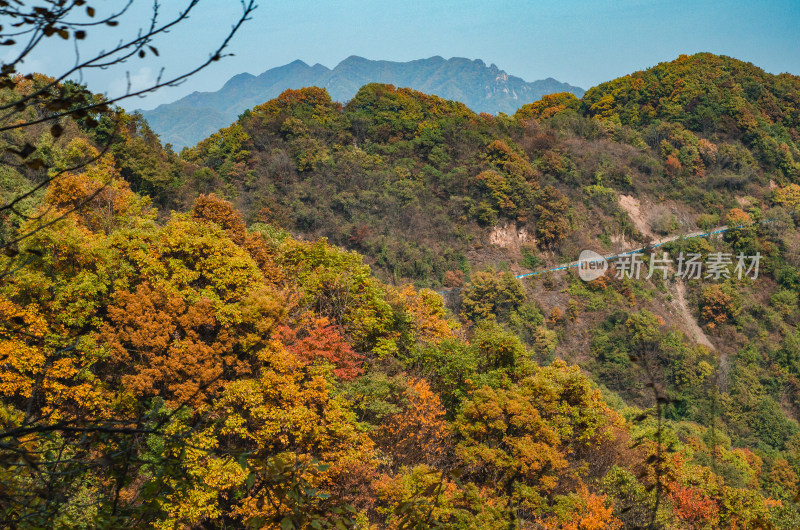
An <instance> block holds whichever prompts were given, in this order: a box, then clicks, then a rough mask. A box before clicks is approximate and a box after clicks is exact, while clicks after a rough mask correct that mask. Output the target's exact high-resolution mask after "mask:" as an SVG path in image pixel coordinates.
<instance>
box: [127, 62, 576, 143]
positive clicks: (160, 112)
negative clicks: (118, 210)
mask: <svg viewBox="0 0 800 530" xmlns="http://www.w3.org/2000/svg"><path fill="white" fill-rule="evenodd" d="M376 82H377V83H389V84H393V85H395V86H399V87H410V88H413V89H415V90H419V91H421V92H425V93H426V94H434V95H437V96H440V97H443V98H446V99H452V100H456V101H461V102H462V103H464V104H466V105H467V106H468V107H469V108H471V109H472V110H474V111H475V112H488V113H491V114H496V113H498V112H505V113H507V114H512V113H514V112H515V111H516V110H517V109H518V108H519V107H521V106H522V105H524V104H526V103H530V102H532V101H536V100H538V99H539V98H541V97H542V96H544V95H546V94H552V93H555V92H572V93H573V94H575V95H576V96H578V97H579V98H580V97H582V96H583V94H584V92H585V91H584V90H583V89H582V88H579V87H575V86H572V85H569V84H567V83H562V82H560V81H557V80H555V79H553V78H547V79H543V80H540V81H533V82H532V83H529V82H526V81H525V80H523V79H520V78H519V77H514V76H512V75H508V74H507V73H505V72H504V71H503V70H500V69H499V68H498V67H497V66H495V65H494V64H492V65H491V66H486V64H485V63H484V62H483V61H481V60H475V61H471V60H469V59H464V58H460V57H453V58H451V59H447V60H445V59H443V58H442V57H438V56H436V57H431V58H429V59H419V60H416V61H409V62H393V61H371V60H369V59H364V58H363V57H357V56H351V57H348V58H347V59H345V60H344V61H342V62H341V63H339V64H338V65H337V66H336V67H335V68H333V69H330V68H327V67H325V66H322V65H321V64H315V65H314V66H309V65H307V64H306V63H304V62H303V61H299V60H298V61H294V62H292V63H289V64H287V65H285V66H280V67H278V68H272V69H270V70H267V71H266V72H264V73H263V74H261V75H258V76H254V75H252V74H248V73H244V74H239V75H236V76H234V77H232V78H231V79H230V80H228V82H227V83H225V85H224V86H223V87H222V88H221V89H220V90H218V91H216V92H194V93H193V94H190V95H188V96H186V97H184V98H181V99H179V100H178V101H175V102H173V103H168V104H164V105H159V106H158V107H157V108H155V109H153V110H147V111H141V112H142V114H143V115H144V117H145V118H146V119H147V121H148V122H149V123H150V126H151V127H152V128H153V130H154V131H155V132H156V133H157V134H158V135H159V136H160V137H161V140H162V141H163V142H164V143H171V144H172V145H173V146H174V147H175V148H177V149H179V148H182V147H184V146H191V145H194V144H196V143H197V142H199V141H200V140H203V139H204V138H207V137H208V136H210V135H211V134H213V133H215V132H216V131H217V130H219V129H220V128H222V127H225V126H227V125H229V124H230V123H232V122H233V121H235V120H236V118H237V117H238V116H239V114H241V113H242V112H243V111H245V110H247V109H249V108H252V107H254V106H256V105H258V104H261V103H264V102H265V101H268V100H270V99H272V98H274V97H276V96H278V95H279V94H280V93H281V92H283V91H284V90H286V89H288V88H302V87H307V86H318V87H323V88H326V89H327V90H328V93H329V94H330V95H331V98H333V99H334V100H336V101H342V102H345V101H348V100H349V99H351V98H352V97H353V96H354V95H355V94H356V92H357V91H358V89H359V88H361V87H362V86H363V85H365V84H367V83H376Z"/></svg>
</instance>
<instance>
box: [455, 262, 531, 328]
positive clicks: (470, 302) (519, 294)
mask: <svg viewBox="0 0 800 530" xmlns="http://www.w3.org/2000/svg"><path fill="white" fill-rule="evenodd" d="M471 280H472V281H471V282H470V284H469V285H468V286H467V287H465V288H464V290H463V291H462V294H461V307H462V314H463V315H464V316H465V317H466V318H470V319H473V320H480V319H486V318H489V317H491V316H495V317H497V318H500V319H503V318H506V317H508V315H509V313H510V312H511V311H514V310H515V309H517V308H518V307H519V306H520V305H522V303H523V302H524V301H525V290H524V289H523V288H522V284H521V283H520V282H519V280H517V279H516V278H514V275H513V274H511V273H510V272H501V273H497V272H496V271H495V270H494V269H491V268H490V269H487V270H485V271H481V272H476V273H475V274H473V275H472V278H471Z"/></svg>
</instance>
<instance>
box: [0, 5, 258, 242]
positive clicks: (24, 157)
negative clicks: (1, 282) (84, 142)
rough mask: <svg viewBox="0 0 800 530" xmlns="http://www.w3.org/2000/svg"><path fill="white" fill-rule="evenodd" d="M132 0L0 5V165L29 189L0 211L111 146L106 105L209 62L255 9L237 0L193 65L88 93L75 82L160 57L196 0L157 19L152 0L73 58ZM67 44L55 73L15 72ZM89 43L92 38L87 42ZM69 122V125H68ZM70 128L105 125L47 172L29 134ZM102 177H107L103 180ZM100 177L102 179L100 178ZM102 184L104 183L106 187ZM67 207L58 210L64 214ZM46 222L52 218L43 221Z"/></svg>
mask: <svg viewBox="0 0 800 530" xmlns="http://www.w3.org/2000/svg"><path fill="white" fill-rule="evenodd" d="M132 3H133V0H128V1H127V2H126V3H125V4H123V5H122V7H120V8H117V10H116V11H109V10H108V9H107V8H105V6H103V7H102V8H98V9H96V8H95V7H93V6H91V5H89V4H87V2H86V0H46V1H45V2H40V3H39V4H40V5H36V4H34V2H30V1H23V0H19V1H14V2H2V3H0V22H2V25H0V46H5V47H6V49H7V50H8V53H7V54H6V57H7V58H6V59H4V60H3V62H2V63H0V92H1V93H0V156H2V158H3V160H4V161H5V162H6V163H11V164H14V165H15V166H16V167H18V168H20V170H21V171H23V172H25V173H26V174H29V182H30V186H29V187H28V189H27V190H24V191H23V192H21V193H19V194H17V195H16V196H13V197H10V198H8V199H7V200H5V201H4V203H3V204H2V205H0V214H7V215H13V216H19V217H23V218H25V216H26V214H25V213H23V212H22V211H21V208H20V204H21V202H22V201H24V200H25V199H26V198H28V197H30V196H32V195H33V194H34V193H36V192H37V191H38V190H40V189H43V188H45V187H46V186H48V185H49V184H50V183H52V182H53V181H55V180H57V179H58V178H60V177H61V176H62V175H63V174H65V173H66V172H68V171H75V170H77V169H80V168H81V167H84V166H85V165H87V164H88V163H90V162H92V161H94V160H96V159H97V158H99V157H100V156H101V155H103V154H104V153H105V152H106V151H107V150H108V148H109V147H110V146H111V144H112V142H113V139H114V137H115V131H116V130H118V129H119V127H120V122H119V116H120V113H118V112H114V110H113V109H112V106H113V105H114V104H115V103H119V102H120V101H123V100H126V99H129V98H132V97H136V96H141V95H144V94H147V93H150V92H153V91H155V90H158V89H159V88H163V87H168V86H176V85H178V84H179V83H181V82H182V81H184V80H186V79H188V78H189V77H191V76H192V75H194V74H196V73H197V72H199V71H200V70H202V69H204V68H206V67H208V66H209V65H210V64H212V63H213V62H216V61H219V60H220V59H222V58H223V57H225V56H226V54H225V50H226V49H227V47H228V45H229V43H230V42H231V39H232V38H233V36H234V34H235V33H236V32H237V31H238V30H239V28H240V27H241V26H242V24H244V22H245V21H246V20H248V19H249V17H250V14H251V13H252V12H253V10H254V9H255V8H256V5H255V1H254V0H242V1H241V9H242V12H241V14H240V16H239V17H238V19H237V21H236V22H235V23H234V25H233V27H232V28H231V31H230V32H229V33H228V34H227V36H226V37H225V38H224V39H223V40H222V42H221V43H220V44H219V45H218V46H217V47H216V48H214V49H213V50H212V51H211V53H210V54H209V57H208V59H206V60H205V61H203V62H201V63H200V64H197V65H194V66H189V67H188V68H187V69H186V70H185V71H183V72H182V73H180V74H178V75H173V76H168V77H164V75H163V74H164V72H163V69H162V72H161V74H160V75H159V76H158V78H157V80H156V81H155V83H153V84H152V85H150V86H147V87H144V88H141V89H136V90H133V89H131V87H130V84H129V86H128V89H127V90H126V91H125V93H124V94H122V95H119V96H115V97H112V98H104V97H102V96H97V95H95V94H92V93H91V92H89V91H88V90H87V89H86V88H84V87H83V86H81V85H80V84H77V83H76V82H75V80H76V79H78V80H80V79H82V77H83V75H84V74H85V73H87V72H89V71H92V70H99V69H108V68H114V67H119V66H121V65H126V64H128V63H129V62H130V61H131V60H135V59H146V58H149V59H150V60H152V59H153V58H157V57H159V56H160V52H159V49H158V48H157V45H158V43H159V39H160V38H161V37H163V35H165V34H166V33H168V32H169V31H170V30H171V29H173V28H175V27H176V26H177V25H179V24H185V23H187V20H188V19H189V16H190V14H192V13H193V12H195V11H196V10H197V5H198V3H199V0H188V1H187V2H186V5H185V6H184V7H183V8H182V9H181V10H180V11H179V12H178V14H177V15H175V16H174V17H172V18H170V19H168V20H162V18H161V10H160V4H159V3H158V2H155V3H154V4H153V9H152V12H151V15H150V17H149V20H146V21H144V22H145V24H144V28H143V29H140V30H139V31H138V32H136V33H134V34H122V30H121V29H120V30H116V31H117V32H118V33H119V35H117V37H118V41H117V42H116V44H113V45H111V46H110V47H107V48H105V49H104V50H103V51H100V52H97V53H94V54H89V55H88V56H86V55H81V53H80V51H81V49H82V48H85V47H86V46H88V45H91V44H93V40H92V39H90V38H89V37H90V33H91V32H92V30H95V29H98V28H100V27H112V28H113V27H118V26H119V25H120V23H121V22H124V23H135V21H134V20H131V19H132V17H133V16H134V15H132V14H131V12H130V10H129V8H130V7H131V5H132ZM54 38H57V39H63V40H65V41H69V40H71V41H73V43H74V46H75V61H74V63H73V64H71V65H70V66H68V67H65V68H64V69H63V70H62V71H60V72H55V73H51V76H50V77H48V76H43V75H34V74H28V75H24V76H23V75H21V74H19V69H20V66H21V64H22V63H23V62H24V61H25V59H28V58H31V57H33V56H34V55H35V52H36V51H37V49H41V46H42V44H43V42H45V41H46V40H47V39H54ZM95 40H96V39H95ZM71 124H72V125H71ZM74 126H77V127H79V128H81V129H83V130H87V131H92V130H96V129H97V130H99V129H103V130H106V131H107V130H109V129H110V130H111V133H110V135H107V136H106V140H105V142H102V144H103V146H102V149H101V150H100V152H99V153H98V155H97V157H94V158H90V159H88V160H82V161H80V162H79V163H78V164H77V165H76V166H73V167H69V168H61V169H59V170H56V171H45V170H47V169H50V168H49V167H48V164H47V162H46V157H45V156H44V155H43V153H42V152H41V149H40V145H39V143H38V142H37V140H36V139H37V137H39V136H41V135H42V134H44V133H45V131H46V132H48V133H49V135H50V137H51V138H58V137H60V136H61V135H62V134H64V133H65V131H66V130H67V129H68V127H74ZM110 181H111V179H109V181H108V182H110ZM108 182H107V183H108ZM107 183H106V184H107ZM99 193H100V190H96V191H95V193H94V194H92V195H91V196H90V197H88V198H87V199H86V201H84V202H81V203H79V204H77V205H75V206H74V207H73V208H72V209H71V210H69V211H74V210H76V209H79V208H81V207H82V205H83V204H84V203H85V202H87V201H88V200H91V199H92V198H94V196H95V195H96V194H99ZM69 211H67V212H64V213H63V215H67V214H68V213H69ZM48 222H50V223H52V222H54V220H52V219H51V220H50V221H48ZM41 226H42V223H38V224H33V225H30V224H29V225H28V229H27V231H26V232H22V233H16V234H10V235H6V237H4V238H3V239H2V240H0V248H7V247H12V248H13V247H14V246H16V245H17V244H18V243H19V242H20V241H22V240H23V239H26V238H27V237H30V235H31V234H32V233H33V232H34V231H36V230H38V229H40V228H41Z"/></svg>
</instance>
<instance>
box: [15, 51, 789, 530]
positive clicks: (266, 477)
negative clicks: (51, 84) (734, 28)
mask: <svg viewBox="0 0 800 530" xmlns="http://www.w3.org/2000/svg"><path fill="white" fill-rule="evenodd" d="M32 82H34V83H35V82H37V80H34V81H32ZM25 89H26V86H25V85H20V87H18V88H17V90H25ZM798 98H800V78H797V77H793V76H788V75H781V76H772V75H769V74H766V73H764V72H763V71H761V70H759V69H758V68H756V67H754V66H752V65H748V64H745V63H742V62H739V61H737V60H734V59H730V58H726V57H718V56H713V55H709V54H699V55H695V56H692V57H681V58H679V59H677V60H676V61H673V62H671V63H664V64H661V65H658V66H656V67H654V68H652V69H650V70H648V71H645V72H638V73H635V74H632V75H631V76H627V77H625V78H621V79H618V80H615V81H612V82H609V83H606V84H603V85H600V86H598V87H595V88H593V89H591V90H590V91H589V92H587V94H586V96H585V97H584V98H583V99H577V98H576V97H575V96H574V95H571V94H566V93H562V94H556V95H552V96H546V97H544V98H542V99H541V100H539V101H537V102H535V103H532V104H529V105H526V106H524V107H522V108H521V109H520V110H519V111H518V112H517V113H516V114H515V115H514V116H503V115H500V116H498V117H493V116H491V115H488V114H475V113H473V112H472V111H470V110H469V109H468V108H467V107H466V106H465V105H463V104H461V103H457V102H452V101H447V100H444V99H441V98H439V97H436V96H430V95H426V94H422V93H420V92H416V91H413V90H409V89H404V88H396V87H393V86H390V85H380V84H370V85H367V86H364V87H363V88H361V89H360V90H359V92H358V94H357V95H356V96H355V97H354V98H353V99H352V100H351V101H350V102H349V103H348V104H347V105H345V106H342V105H341V104H339V103H336V102H334V101H332V99H331V98H330V96H329V95H328V93H327V92H326V91H325V90H324V89H320V88H313V87H312V88H305V89H302V90H290V91H286V92H284V93H283V94H281V95H280V96H279V97H278V98H276V99H274V100H271V101H268V102H264V103H262V104H260V105H258V106H256V107H254V108H253V109H252V110H250V111H248V112H245V113H244V114H243V115H242V116H241V117H240V119H239V120H238V121H237V122H236V123H235V124H233V125H232V126H231V127H228V128H226V129H223V130H221V131H219V132H218V133H216V134H214V135H212V136H211V137H209V138H208V139H206V140H204V141H203V142H201V143H200V144H199V145H197V146H196V147H195V148H193V149H187V150H184V151H182V152H181V153H180V154H179V155H178V154H176V153H174V152H172V151H164V150H163V149H162V148H161V146H160V143H159V140H158V138H157V137H156V136H155V135H154V134H153V133H152V132H151V131H150V129H149V127H148V126H147V124H146V123H145V122H144V121H143V120H142V119H141V117H139V116H136V115H134V116H130V115H127V114H125V113H122V112H121V111H120V113H119V114H118V117H119V118H120V119H121V120H122V123H123V124H124V127H122V128H121V129H120V130H119V131H117V134H116V135H112V133H113V128H112V124H113V122H114V120H112V119H111V117H110V116H108V115H107V116H104V117H98V121H99V126H98V127H86V126H83V125H82V124H81V123H80V122H79V123H77V124H70V125H69V127H67V128H66V129H65V130H64V131H58V132H59V133H61V134H58V135H56V136H55V137H54V136H53V131H52V129H48V128H42V129H39V130H33V131H31V132H29V133H28V134H29V135H30V141H31V142H34V143H36V145H37V146H38V147H39V151H40V152H42V153H44V154H45V156H46V159H44V160H42V165H44V166H46V167H49V168H50V169H49V171H50V172H51V174H59V175H60V176H59V177H58V178H57V179H56V180H54V181H53V183H52V184H51V185H50V186H48V187H47V188H46V189H42V190H41V191H39V192H38V193H37V194H34V195H33V196H32V197H30V198H29V199H27V200H26V201H25V202H24V203H23V204H21V206H20V207H19V208H18V210H19V211H18V212H11V213H9V214H8V215H6V216H5V217H3V223H4V225H3V230H4V237H6V239H8V238H9V237H12V236H13V235H15V234H26V235H29V237H27V238H25V239H24V240H23V241H22V242H20V243H19V245H18V246H17V248H15V249H14V251H13V252H9V253H8V256H6V257H5V258H4V259H5V260H6V267H5V273H4V275H3V276H2V281H1V282H0V311H2V313H3V315H4V318H3V319H2V328H0V356H1V357H2V361H1V362H0V394H1V395H2V408H1V409H0V410H1V411H2V415H1V416H2V418H1V419H2V432H0V434H1V435H2V440H0V442H2V445H0V458H1V459H2V469H1V470H0V484H2V486H1V487H0V491H2V492H3V494H2V496H0V510H2V511H0V518H2V520H3V523H4V525H5V526H13V525H14V524H19V521H24V522H25V524H26V525H29V526H32V527H58V526H62V527H87V528H88V527H139V526H141V527H145V526H147V527H149V526H155V527H159V528H201V527H202V528H225V527H242V526H248V527H255V528H342V527H344V528H398V529H399V528H454V529H455V528H485V529H496V528H575V529H579V528H586V529H589V528H644V527H649V528H676V529H694V528H709V529H710V528H786V529H791V528H797V527H799V526H800V513H798V507H799V506H800V503H799V502H798V501H799V500H800V495H799V492H800V490H799V489H798V488H799V487H800V480H799V479H798V473H800V455H798V450H800V426H798V422H797V420H798V418H800V407H799V406H798V397H800V394H799V393H800V330H799V329H798V323H799V322H800V306H798V291H799V290H800V270H798V267H799V266H800V236H798V233H797V231H796V228H795V223H797V222H798V221H800V182H799V181H800V174H799V172H798V164H797V162H795V161H796V160H798V159H800V158H798V157H800V153H799V152H798V132H800V130H799V127H800V114H798V111H797V109H798V108H800V107H798ZM109 139H111V140H110V141H111V143H110V144H108V141H109ZM106 145H109V148H108V150H107V151H106V152H105V153H101V152H99V151H98V149H102V146H106ZM93 160H94V161H93ZM81 161H84V162H88V163H87V164H86V165H85V166H84V165H82V164H81V163H80V162H81ZM7 162H8V163H7V164H6V167H5V168H4V175H3V179H2V192H3V194H4V195H3V198H4V199H5V201H6V202H7V201H8V199H9V198H10V197H13V196H15V194H19V192H20V190H23V189H26V188H30V187H31V186H32V185H35V183H36V182H40V181H41V179H42V175H41V174H40V173H37V170H36V168H35V167H33V166H37V167H38V164H33V165H30V164H29V165H27V166H25V168H24V169H20V168H17V167H15V166H12V165H11V163H10V162H9V161H7ZM68 168H76V169H72V170H68ZM60 170H66V171H65V172H64V173H63V174H60V173H57V172H58V171H60ZM37 179H38V180H37ZM73 209H74V210H75V211H74V212H73V213H71V214H70V215H67V216H66V217H64V218H63V219H61V216H62V214H64V213H66V212H69V211H71V210H73ZM51 221H52V222H51ZM722 225H727V226H728V227H729V228H730V229H729V230H727V231H726V232H724V234H723V235H721V236H715V237H705V238H703V237H697V238H691V239H685V240H677V241H674V242H671V243H669V244H667V245H665V246H664V247H659V249H658V252H659V253H661V252H668V253H669V254H670V255H673V256H677V255H678V253H680V252H685V253H694V254H697V255H698V256H699V257H702V258H703V259H705V260H708V259H710V257H711V256H713V255H715V254H717V253H719V254H726V255H727V254H730V255H731V256H736V255H738V254H742V255H746V256H753V255H757V254H758V255H760V256H761V261H760V269H759V274H758V276H757V277H755V278H754V277H753V275H749V276H748V275H744V276H737V274H736V273H735V271H734V269H733V266H734V265H735V260H734V261H733V262H731V263H730V264H729V266H728V267H727V268H724V271H725V273H720V274H718V275H717V277H716V278H708V277H705V276H701V277H699V278H696V279H692V278H673V277H672V274H670V278H668V279H666V280H663V279H662V276H661V275H660V274H658V275H655V276H653V277H652V278H650V279H645V277H644V276H642V277H641V278H639V279H636V278H632V277H625V276H624V275H621V274H619V272H620V271H618V270H615V268H613V267H612V268H611V269H609V271H608V272H607V273H606V275H605V276H601V277H600V278H598V279H596V280H594V281H591V282H584V281H582V280H581V279H579V278H578V276H577V275H576V274H575V273H574V272H555V273H547V274H542V275H539V276H535V277H533V278H531V279H525V280H522V281H520V280H517V279H515V278H514V274H515V273H522V272H526V271H533V270H542V269H545V268H549V267H548V266H554V265H556V264H559V263H563V262H569V261H573V260H575V259H576V258H577V255H578V253H579V252H580V251H581V250H583V249H592V250H595V251H598V252H600V253H602V254H609V253H612V252H617V251H622V250H628V249H631V248H635V247H640V246H642V245H644V244H647V243H648V242H650V241H654V240H658V239H660V238H664V237H666V236H670V235H674V234H680V233H689V232H694V231H696V230H698V229H711V228H714V227H718V226H722ZM643 260H644V263H645V268H646V267H647V266H649V265H651V264H652V261H651V257H650V254H649V252H648V253H646V254H645V255H644V256H643ZM672 270H674V269H672ZM430 288H433V289H435V290H438V291H441V292H443V293H444V297H442V296H440V294H438V293H436V292H435V291H434V290H431V289H430Z"/></svg>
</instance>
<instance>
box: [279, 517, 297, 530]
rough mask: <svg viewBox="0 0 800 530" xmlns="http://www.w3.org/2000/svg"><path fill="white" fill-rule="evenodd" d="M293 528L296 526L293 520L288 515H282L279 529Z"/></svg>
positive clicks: (288, 529) (290, 529)
mask: <svg viewBox="0 0 800 530" xmlns="http://www.w3.org/2000/svg"><path fill="white" fill-rule="evenodd" d="M294 528H296V527H295V525H294V522H293V521H292V520H291V519H289V518H288V517H284V518H283V520H281V530H293V529H294Z"/></svg>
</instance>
